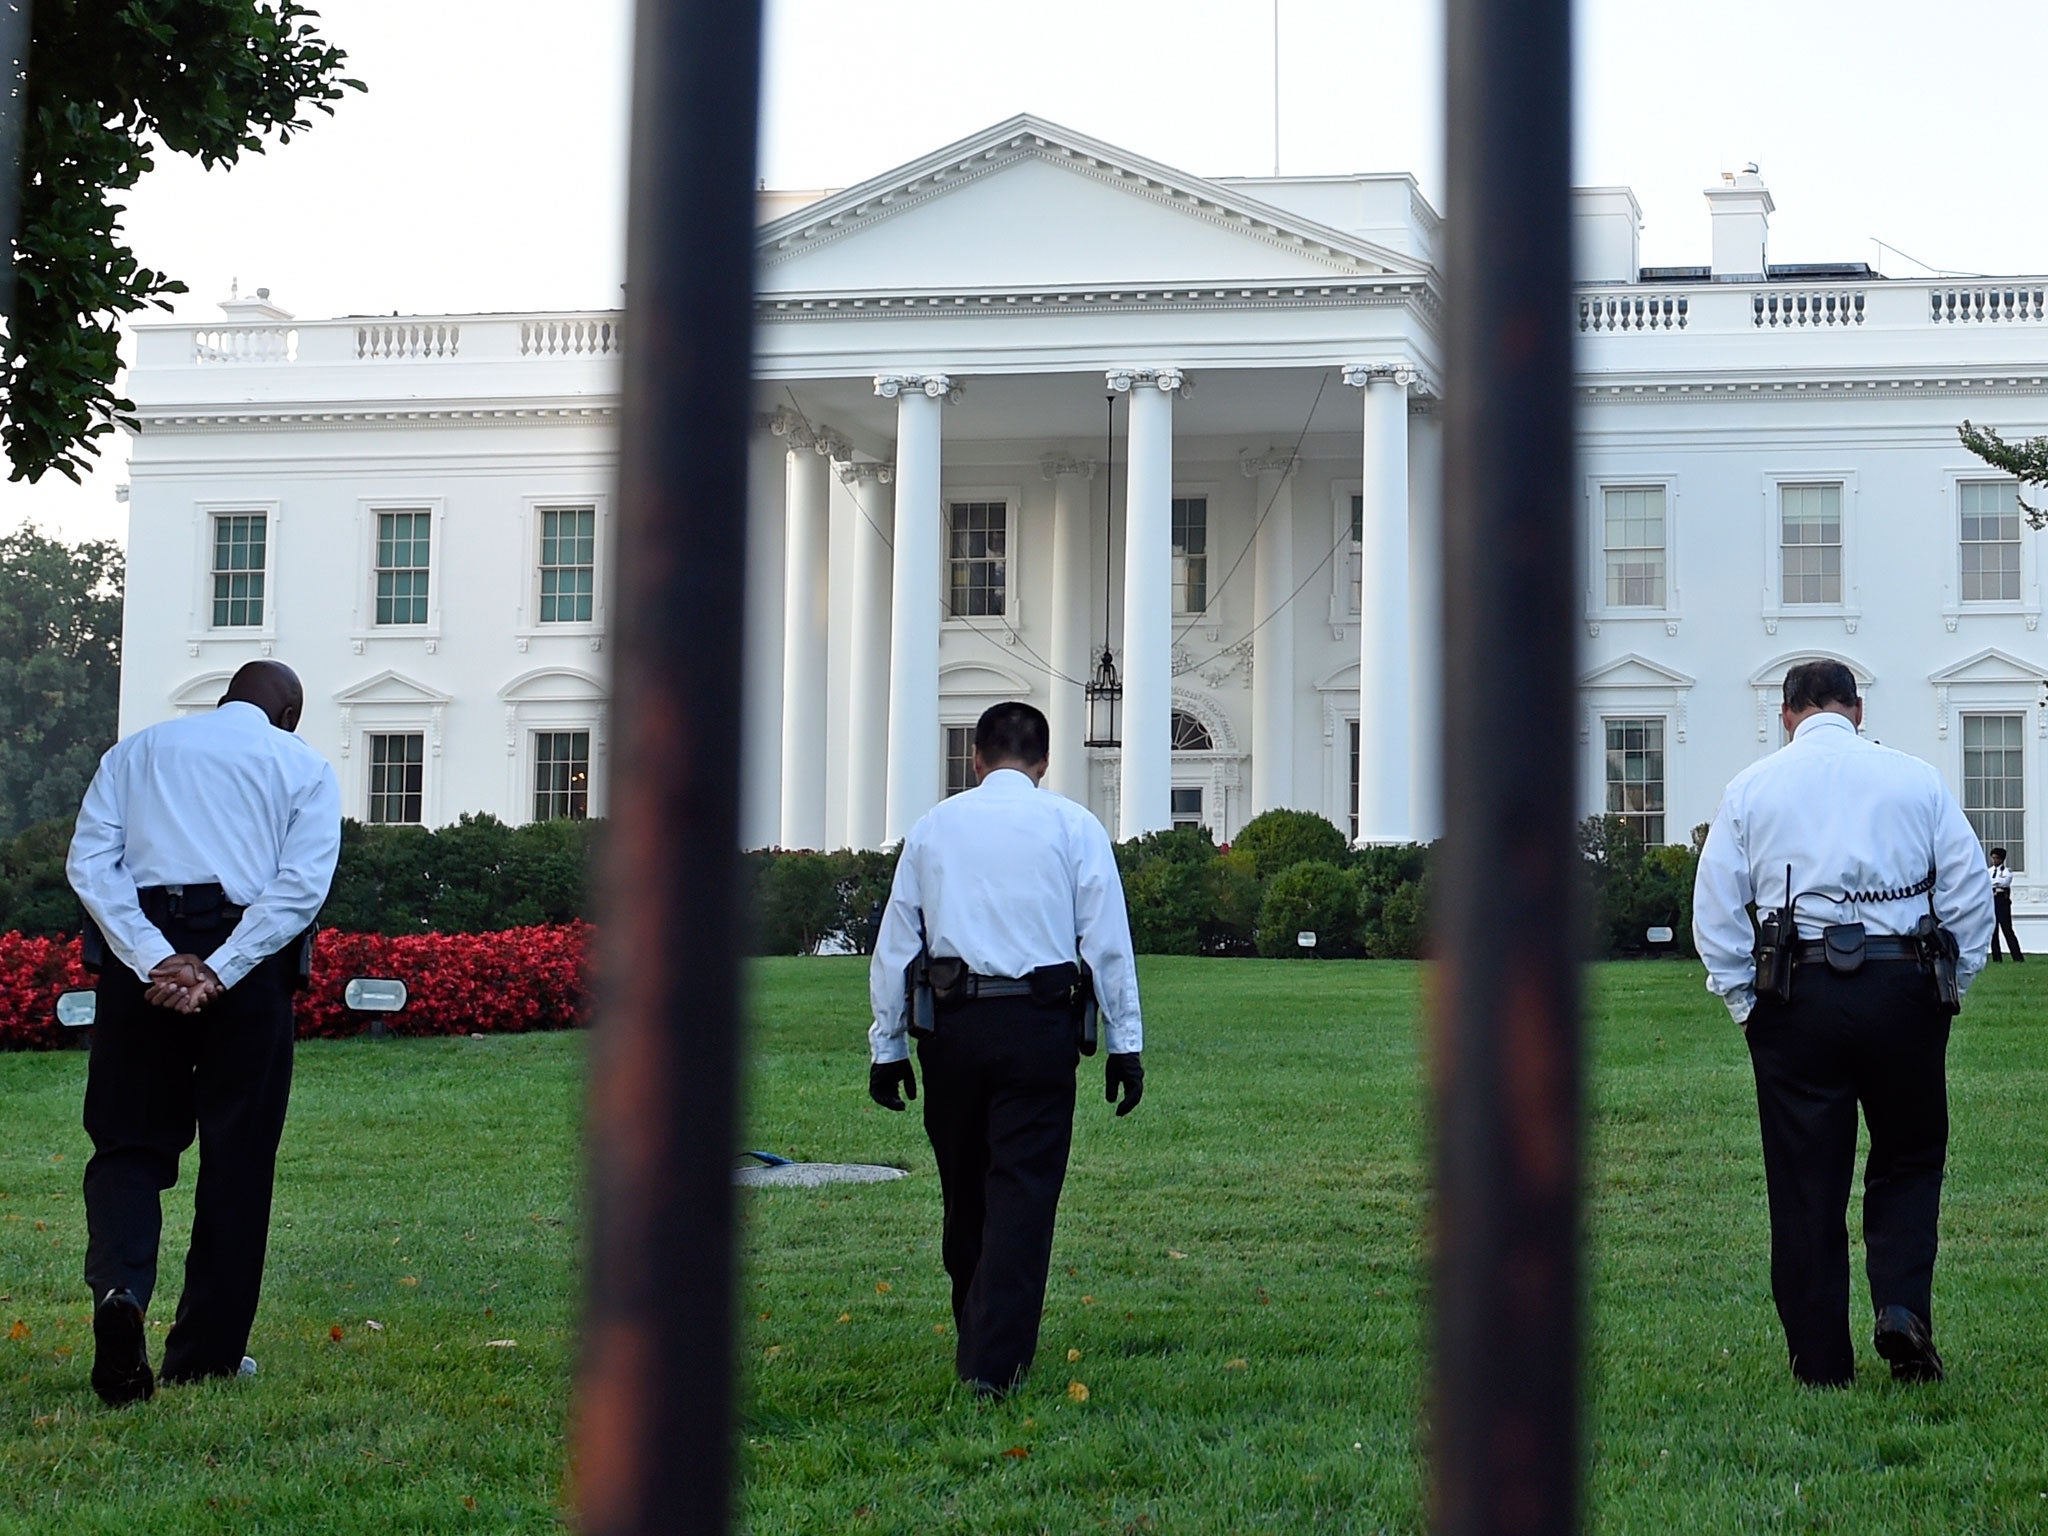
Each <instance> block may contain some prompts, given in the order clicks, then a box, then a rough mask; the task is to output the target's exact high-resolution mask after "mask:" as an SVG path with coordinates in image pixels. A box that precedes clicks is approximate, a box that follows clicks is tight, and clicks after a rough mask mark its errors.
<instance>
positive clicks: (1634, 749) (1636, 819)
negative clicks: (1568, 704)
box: [1603, 716, 1664, 844]
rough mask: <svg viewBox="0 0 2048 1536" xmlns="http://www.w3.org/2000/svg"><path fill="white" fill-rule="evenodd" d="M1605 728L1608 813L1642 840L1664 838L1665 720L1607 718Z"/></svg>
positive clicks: (1654, 717) (1662, 839) (1657, 841)
mask: <svg viewBox="0 0 2048 1536" xmlns="http://www.w3.org/2000/svg"><path fill="white" fill-rule="evenodd" d="M1603 723H1604V724H1605V726H1606V729H1607V814H1608V815H1610V816H1619V817H1620V818H1621V819H1622V820H1623V821H1625V822H1627V823H1628V824H1629V826H1631V827H1633V828H1634V829H1635V832H1636V835H1637V836H1638V837H1640V838H1641V839H1642V840H1643V841H1644V842H1645V843H1651V844H1655V843H1661V842H1663V841H1664V721H1663V719H1662V718H1661V717H1659V716H1650V717H1647V718H1634V717H1629V718H1621V719H1610V720H1607V721H1605V722H1603Z"/></svg>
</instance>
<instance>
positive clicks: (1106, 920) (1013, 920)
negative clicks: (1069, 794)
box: [868, 768, 1145, 1062]
mask: <svg viewBox="0 0 2048 1536" xmlns="http://www.w3.org/2000/svg"><path fill="white" fill-rule="evenodd" d="M920 925H922V928H923V934H924V938H923V942H926V943H928V944H929V945H930V948H931V953H932V955H933V956H934V957H940V956H947V955H951V956H957V957H958V958H959V959H962V960H964V961H966V962H967V965H968V968H969V969H970V970H972V971H974V972H975V973H976V974H977V975H981V976H1025V975H1028V974H1029V973H1030V972H1032V971H1034V970H1036V969H1037V968H1038V967H1039V966H1041V965H1058V964H1060V963H1062V962H1063V961H1071V960H1072V959H1074V957H1075V954H1076V952H1077V951H1078V953H1079V955H1080V958H1081V959H1083V960H1085V961H1087V962H1088V968H1089V969H1090V970H1091V971H1093V972H1094V973H1095V995H1096V997H1097V999H1098V1000H1099V1002H1100V1004H1101V1008H1102V1014H1103V1020H1104V1024H1105V1028H1104V1031H1103V1033H1104V1037H1105V1039H1106V1040H1107V1042H1108V1046H1109V1050H1110V1052H1111V1054H1113V1055H1122V1054H1125V1053H1127V1052H1131V1051H1136V1050H1139V1049H1141V1048H1142V1047H1143V1044H1144V1028H1145V1027H1144V1020H1143V1018H1142V1016H1141V1015H1140V1013H1139V1011H1138V968H1137V962H1136V960H1135V958H1134V957H1133V956H1132V954H1131V923H1130V917H1129V915H1128V914H1127V913H1126V912H1125V910H1124V887H1123V880H1122V878H1121V877H1120V876H1119V875H1118V874H1117V869H1116V855H1115V853H1114V852H1112V851H1111V849H1110V846H1109V834H1108V833H1107V832H1105V831H1103V829H1102V823H1101V822H1099V821H1097V820H1096V819H1095V817H1094V816H1093V815H1092V814H1091V813H1090V812H1089V811H1088V809H1087V808H1086V807H1085V806H1081V805H1078V804H1076V803H1075V802H1074V801H1072V800H1069V799H1067V798H1066V797H1065V796H1064V795H1056V794H1054V793H1053V792H1052V791H1051V790H1049V789H1040V788H1038V787H1037V786H1036V785H1034V784H1033V783H1032V782H1031V780H1030V778H1029V777H1028V776H1027V775H1025V774H1023V773H1021V772H1019V771H1018V770H1016V769H1014V768H997V769H995V770H993V771H992V772H990V773H989V774H988V776H987V777H986V778H984V779H983V780H982V781H981V785H980V787H979V788H977V789H970V790H968V791H967V792H966V793H965V794H959V795H954V796H953V797H952V798H951V799H947V800H941V801H940V802H939V803H938V804H937V805H935V806H933V807H932V808H931V809H930V810H929V811H926V812H925V813H924V815H923V816H921V817H919V818H918V822H917V825H916V826H914V827H912V828H911V829H910V835H909V836H908V837H906V838H904V839H903V853H902V856H901V857H900V858H899V859H898V860H897V862H896V881H895V884H894V885H892V886H891V887H890V890H889V904H888V906H887V907H886V908H885V909H884V910H883V913H882V926H881V931H880V932H879V933H877V934H876V935H875V957H874V963H873V964H872V965H871V966H870V967H869V970H868V994H869V999H870V1001H871V1002H872V1003H873V1004H874V1011H875V1021H874V1024H873V1026H872V1027H871V1028H870V1029H869V1030H868V1048H869V1051H870V1053H871V1054H872V1056H873V1058H874V1060H875V1061H877V1062H884V1061H902V1060H904V1059H905V1058H906V1057H908V1056H909V1055H910V1042H909V1039H908V1037H907V1035H906V1032H905V1020H904V1016H903V971H904V967H906V966H907V965H909V964H910V962H911V960H912V959H914V958H915V957H916V955H917V950H918V944H919V942H920V939H919V928H920Z"/></svg>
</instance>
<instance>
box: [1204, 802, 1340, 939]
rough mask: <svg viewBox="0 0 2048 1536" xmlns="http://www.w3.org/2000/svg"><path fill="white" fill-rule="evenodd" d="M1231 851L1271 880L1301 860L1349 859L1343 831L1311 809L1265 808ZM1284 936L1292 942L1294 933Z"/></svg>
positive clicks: (1245, 828)
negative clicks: (1282, 809)
mask: <svg viewBox="0 0 2048 1536" xmlns="http://www.w3.org/2000/svg"><path fill="white" fill-rule="evenodd" d="M1230 851H1231V852H1232V853H1239V854H1243V855H1244V856H1245V857H1246V858H1248V859H1250V860H1251V861H1252V873H1253V874H1255V875H1257V876H1258V877H1259V878H1260V879H1261V880H1270V879H1272V878H1273V877H1274V876H1275V875H1277V874H1279V873H1280V872H1281V871H1282V870H1283V869H1289V868H1292V867H1293V866H1294V865H1296V864H1299V863H1300V862H1301V861H1302V860H1303V859H1321V860H1323V861H1324V862H1325V863H1329V864H1340V865H1341V864H1344V863H1346V862H1347V861H1348V860H1349V858H1350V853H1349V850H1348V849H1347V848H1346V847H1345V845H1344V834H1343V833H1342V832H1339V831H1338V830H1337V829H1336V827H1334V826H1332V825H1331V824H1330V823H1329V822H1328V821H1327V820H1325V819H1324V818H1323V817H1321V816H1318V815H1316V814H1315V813H1314V812H1313V811H1266V812H1263V813H1261V814H1260V815H1257V816H1254V817H1253V818H1252V819H1251V820H1250V821H1248V822H1246V823H1245V824H1244V826H1243V827H1242V828H1241V829H1240V830H1239V832H1238V834H1237V838H1236V840H1235V841H1234V842H1232V843H1231V845H1230ZM1287 937H1288V942H1289V943H1292V942H1293V941H1294V935H1292V934H1289V935H1288V936H1287Z"/></svg>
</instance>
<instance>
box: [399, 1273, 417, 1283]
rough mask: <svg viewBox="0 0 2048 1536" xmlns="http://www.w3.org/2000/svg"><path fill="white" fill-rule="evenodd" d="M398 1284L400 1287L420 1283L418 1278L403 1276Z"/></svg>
mask: <svg viewBox="0 0 2048 1536" xmlns="http://www.w3.org/2000/svg"><path fill="white" fill-rule="evenodd" d="M398 1283H399V1284H400V1285H418V1284H419V1283H420V1282H419V1280H418V1278H417V1277H415V1276H413V1275H402V1276H400V1277H399V1281H398Z"/></svg>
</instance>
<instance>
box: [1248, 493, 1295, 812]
mask: <svg viewBox="0 0 2048 1536" xmlns="http://www.w3.org/2000/svg"><path fill="white" fill-rule="evenodd" d="M1243 469H1244V472H1245V473H1246V474H1247V475H1253V476H1256V477H1257V479H1258V484H1259V489H1258V505H1257V506H1256V507H1255V508H1254V509H1253V513H1252V515H1253V516H1254V517H1259V518H1263V519H1264V521H1263V522H1261V523H1260V524H1259V536H1258V542H1257V544H1256V545H1255V546H1254V548H1253V550H1252V559H1253V561H1254V562H1255V563H1254V566H1253V571H1252V622H1253V623H1254V624H1263V625H1264V626H1265V627H1264V628H1263V629H1261V630H1260V631H1259V632H1258V634H1257V635H1256V636H1255V637H1254V638H1253V642H1252V814H1253V815H1254V816H1256V815H1258V814H1259V813H1260V812H1261V811H1272V810H1279V809H1282V808H1284V807H1287V806H1290V805H1292V804H1293V803H1294V688H1295V677H1294V615H1293V611H1292V609H1291V608H1289V607H1286V606H1284V605H1286V604H1287V603H1288V601H1289V599H1290V598H1292V597H1293V595H1294V455H1293V454H1291V453H1268V454H1265V455H1263V456H1261V457H1259V458H1253V459H1246V460H1244V461H1243ZM1275 614H1278V617H1277V618H1275V617H1272V615H1275Z"/></svg>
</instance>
